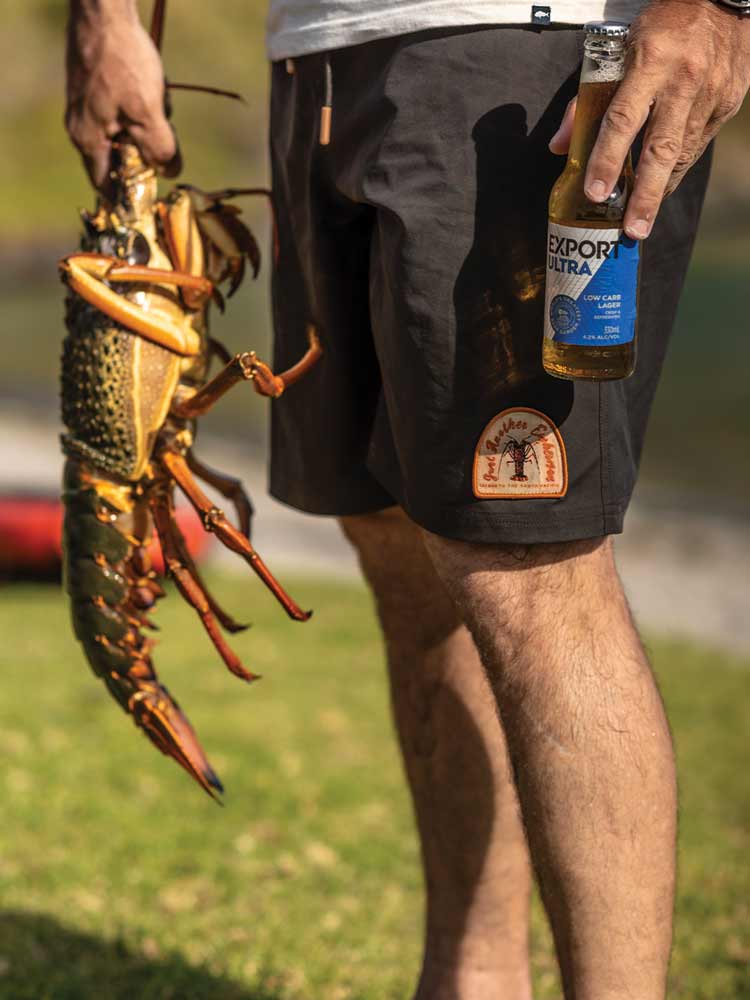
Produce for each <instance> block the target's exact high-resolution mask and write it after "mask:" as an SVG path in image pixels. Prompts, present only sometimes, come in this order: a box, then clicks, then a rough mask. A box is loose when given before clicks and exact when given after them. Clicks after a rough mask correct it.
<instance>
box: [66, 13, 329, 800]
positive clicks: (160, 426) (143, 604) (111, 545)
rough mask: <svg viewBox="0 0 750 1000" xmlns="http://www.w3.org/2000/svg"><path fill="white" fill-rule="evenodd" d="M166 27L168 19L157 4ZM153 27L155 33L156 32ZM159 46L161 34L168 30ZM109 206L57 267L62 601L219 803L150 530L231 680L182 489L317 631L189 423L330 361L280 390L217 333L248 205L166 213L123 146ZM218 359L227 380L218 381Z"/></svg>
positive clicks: (105, 200) (235, 661)
mask: <svg viewBox="0 0 750 1000" xmlns="http://www.w3.org/2000/svg"><path fill="white" fill-rule="evenodd" d="M157 7H158V8H161V14H162V15H163V3H159V4H157ZM154 20H155V23H156V22H157V20H158V18H157V17H155V19H154ZM159 33H160V29H159ZM110 182H111V183H110V186H109V188H108V191H110V192H112V193H111V194H108V195H107V196H106V197H100V199H99V203H98V206H97V210H96V212H95V213H93V214H89V213H85V212H84V213H83V221H84V234H83V238H82V242H81V251H80V252H79V253H74V254H71V255H69V256H67V257H65V258H64V259H63V260H62V261H60V272H61V276H62V278H63V280H64V281H65V283H66V284H67V286H68V289H69V294H68V297H67V303H66V304H67V314H66V325H67V330H68V333H67V336H66V338H65V341H64V345H63V358H62V416H63V422H64V424H65V428H66V433H65V434H64V435H63V437H62V444H63V450H64V452H65V454H66V463H65V472H64V487H63V499H64V504H65V521H64V531H63V535H64V537H63V542H64V545H63V548H64V577H65V586H66V589H67V591H68V594H69V595H70V597H71V601H72V616H73V624H74V629H75V633H76V636H77V638H78V639H79V640H80V642H81V643H82V645H83V648H84V651H85V654H86V657H87V659H88V661H89V663H90V665H91V667H92V668H93V670H94V672H95V673H96V674H97V675H98V676H99V677H101V678H102V680H103V681H104V682H105V684H106V685H107V688H108V689H109V691H110V693H111V694H112V695H113V696H114V697H115V699H116V700H117V701H118V702H119V703H120V705H121V706H122V707H123V708H124V709H125V711H126V712H128V713H130V714H131V715H132V716H133V718H134V720H135V722H136V724H137V725H138V726H140V727H141V729H143V731H144V732H145V733H146V735H147V736H148V737H149V739H150V740H151V741H152V742H153V743H154V744H155V745H156V746H157V747H158V748H159V749H160V750H161V751H162V752H163V753H165V754H167V755H169V756H171V757H173V758H174V759H175V760H176V761H177V762H178V763H179V764H181V765H182V766H183V767H184V768H185V769H186V770H187V771H188V773H189V774H191V775H192V777H193V778H195V779H196V780H197V781H198V783H199V784H200V785H201V787H203V788H204V789H205V790H206V791H207V792H208V793H209V794H210V795H212V796H214V797H216V794H217V793H218V792H221V791H222V786H221V783H220V781H219V779H218V777H217V776H216V774H215V773H214V771H213V769H212V768H211V766H210V765H209V763H208V761H207V759H206V756H205V754H204V753H203V750H202V749H201V746H200V744H199V742H198V740H197V738H196V736H195V733H194V732H193V729H192V727H191V726H190V723H189V722H188V720H187V719H186V717H185V716H184V715H183V713H182V711H181V710H180V708H179V706H178V704H177V702H176V701H174V699H173V698H172V697H171V695H170V694H169V692H168V691H167V689H166V688H165V687H164V686H163V685H161V684H160V683H159V681H158V679H157V676H156V673H155V671H154V667H153V663H152V660H151V655H150V654H151V649H152V646H153V640H151V639H150V638H148V637H147V636H146V634H145V632H144V630H146V629H150V628H153V627H154V626H153V624H152V622H151V621H150V619H149V612H150V609H151V608H152V607H153V605H154V604H155V602H156V600H157V599H158V598H159V597H161V596H162V595H163V590H162V588H161V586H160V584H159V583H158V581H157V579H156V576H155V574H154V572H153V571H152V569H151V567H150V564H149V559H148V554H147V550H148V545H149V542H150V538H151V535H152V533H153V530H154V528H155V530H156V534H157V536H158V538H159V542H160V544H161V548H162V552H163V555H164V563H165V566H166V568H167V570H168V572H169V574H170V575H171V577H172V578H173V580H174V582H175V584H176V586H177V588H178V589H179V591H180V592H181V594H182V595H183V597H184V598H185V599H186V600H187V601H188V603H189V604H191V605H192V607H193V608H195V610H196V611H197V613H198V615H199V617H200V619H201V622H202V623H203V626H204V627H205V629H206V631H207V633H208V634H209V636H210V638H211V640H212V642H213V644H214V645H215V647H216V649H217V650H218V652H219V654H220V655H221V657H222V659H223V660H224V662H225V663H226V665H227V667H228V668H229V669H230V670H231V671H232V673H234V674H236V675H237V676H238V677H241V678H243V679H245V680H252V679H253V678H254V677H255V676H256V675H255V674H253V673H251V672H250V671H248V670H246V669H245V668H244V667H243V666H242V664H241V663H240V660H239V658H238V657H237V656H236V655H235V653H234V652H233V651H232V650H231V649H230V647H229V646H228V644H227V642H226V641H225V639H224V636H223V634H222V629H224V630H226V631H228V632H236V631H239V630H241V629H242V628H244V626H242V625H239V624H238V623H237V622H235V621H234V620H233V619H232V618H231V617H230V616H229V615H228V614H227V613H226V612H225V611H223V610H222V608H221V607H219V605H218V604H217V603H216V601H215V600H214V599H213V597H212V596H211V594H210V593H209V592H208V590H207V589H206V587H205V584H204V583H203V580H202V579H201V576H200V574H199V572H198V570H197V568H196V566H195V564H194V562H193V560H192V559H191V556H190V553H189V551H188V549H187V546H186V544H185V540H184V538H183V536H182V534H181V532H180V529H179V527H178V525H177V522H176V520H175V517H174V491H175V488H178V489H179V490H180V491H181V492H182V493H183V494H184V495H185V496H186V497H187V499H188V501H189V502H190V504H191V505H192V506H193V508H194V509H195V510H196V512H197V513H198V515H199V517H200V518H201V520H202V523H203V525H204V527H205V529H206V530H207V531H210V532H213V533H214V534H215V535H216V537H217V538H218V539H219V540H220V541H221V542H222V543H223V544H224V545H226V546H227V547H228V548H230V549H232V550H233V551H235V552H236V553H238V555H240V556H241V557H242V558H244V559H245V560H246V561H247V562H248V563H249V565H250V566H251V568H252V569H253V570H254V571H255V572H256V573H257V574H258V576H259V577H260V578H261V579H262V581H263V582H264V583H265V585H266V586H267V587H268V588H269V589H270V590H271V592H272V593H273V594H274V596H275V597H276V599H277V600H278V601H279V602H280V604H281V605H282V606H283V607H284V609H285V611H286V612H287V614H288V615H289V616H290V617H291V618H293V619H296V620H298V621H305V620H306V619H307V618H309V612H305V611H303V610H302V609H301V608H300V607H299V606H298V605H297V604H296V603H295V602H294V601H293V600H292V598H291V597H289V595H288V594H287V593H286V592H285V591H284V590H283V588H282V587H281V586H280V584H279V583H278V582H277V580H276V579H275V578H274V577H273V575H272V574H271V572H270V571H269V569H268V567H267V566H266V565H265V563H264V562H263V560H262V559H261V558H260V556H259V555H258V553H257V552H256V551H255V549H254V548H253V546H252V544H251V542H250V538H249V535H250V518H251V513H252V507H251V505H250V502H249V500H248V498H247V496H246V494H245V492H244V490H243V488H242V485H241V483H240V482H239V481H238V480H237V479H235V478H233V477H231V476H228V475H225V474H223V473H219V472H217V471H215V470H213V469H211V468H209V467H208V466H206V465H204V464H203V463H202V462H201V461H200V460H199V459H198V458H197V457H196V456H195V455H194V453H193V435H194V422H195V420H196V419H197V418H198V417H200V416H201V415H202V414H204V413H206V412H207V410H209V409H210V407H211V406H212V405H213V404H214V403H215V402H216V401H217V400H218V399H219V398H221V396H223V395H224V393H226V392H227V390H228V389H230V388H231V387H232V386H233V385H235V384H236V383H238V382H241V381H250V382H251V383H252V385H253V387H254V388H255V390H256V391H257V392H259V393H260V394H262V395H264V396H270V397H278V396H279V395H281V393H282V392H283V391H284V390H285V389H286V388H287V386H289V385H291V384H292V383H293V382H295V381H296V380H297V379H298V378H300V377H301V376H302V375H304V374H305V373H306V371H307V370H308V369H309V368H310V366H311V365H313V364H314V363H315V361H316V360H317V359H318V357H319V355H320V346H319V343H318V339H317V337H316V335H315V331H314V328H313V327H312V326H310V327H309V328H308V338H309V349H308V351H307V353H306V354H305V355H304V357H303V358H302V359H301V360H300V361H299V362H298V363H297V364H296V365H295V366H294V367H293V368H291V369H289V370H288V371H286V372H282V373H280V374H274V373H273V372H272V371H271V370H270V368H269V367H268V366H267V365H265V364H264V363H263V362H262V361H261V360H260V359H258V358H257V357H256V355H255V353H254V352H249V353H245V354H238V355H235V356H234V357H232V356H231V355H230V354H229V352H228V351H227V350H226V349H225V348H224V347H223V346H222V345H221V344H219V343H218V342H217V341H216V340H214V339H213V338H212V337H211V336H210V335H209V331H208V307H209V304H210V302H211V300H214V301H215V302H216V303H217V304H218V305H219V307H223V300H222V296H221V294H220V292H219V286H221V285H222V284H223V283H224V282H225V281H228V282H229V285H230V287H229V294H230V295H231V294H232V292H233V291H234V290H235V289H236V288H237V286H238V285H239V283H240V281H241V280H242V276H243V273H244V270H245V264H246V261H249V262H250V264H251V266H252V268H253V271H254V273H255V274H257V271H258V267H259V261H260V255H259V252H258V247H257V244H256V242H255V240H254V238H253V236H252V234H251V232H250V230H249V229H248V228H247V227H246V225H245V224H244V223H243V222H242V221H241V219H240V216H239V211H238V210H237V208H236V207H235V206H234V205H233V204H229V203H228V200H229V199H230V198H232V197H234V196H236V195H240V194H246V193H256V192H255V191H254V190H253V191H251V190H231V189H228V190H226V191H221V192H215V193H210V194H207V193H204V192H201V191H199V190H197V189H195V188H192V187H189V186H186V185H182V186H178V187H176V188H175V189H174V190H173V191H172V192H171V193H170V194H168V195H167V196H166V197H164V198H161V199H160V198H159V197H158V193H157V177H156V174H155V172H154V170H153V169H151V168H150V167H148V166H146V165H145V164H144V162H143V161H142V159H141V156H140V154H139V152H138V150H137V148H136V147H135V146H134V145H132V144H131V143H129V142H128V141H127V138H126V137H123V141H121V142H119V143H116V144H115V145H114V151H113V162H112V171H111V176H110ZM213 357H217V358H218V359H219V360H220V361H221V362H222V363H223V367H222V368H221V370H220V371H219V372H218V374H217V375H216V376H214V377H213V378H209V377H208V376H209V367H210V364H211V361H212V358H213ZM198 479H201V480H203V481H204V482H206V483H209V484H210V485H211V486H212V487H213V488H214V489H216V490H217V491H218V492H219V493H220V494H221V495H223V496H224V497H226V498H227V499H228V500H229V501H230V502H231V503H232V504H233V506H234V508H235V510H236V514H237V519H238V524H239V528H237V527H235V526H234V525H233V524H232V523H231V522H230V521H229V520H228V519H227V517H226V516H225V515H224V513H223V511H222V510H221V509H219V508H218V507H216V506H215V505H214V504H213V503H212V502H211V501H210V500H209V499H208V497H207V496H206V495H205V494H204V493H203V491H202V489H201V487H200V486H199V484H198V482H197V480H198Z"/></svg>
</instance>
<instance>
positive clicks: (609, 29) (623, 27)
mask: <svg viewBox="0 0 750 1000" xmlns="http://www.w3.org/2000/svg"><path fill="white" fill-rule="evenodd" d="M583 30H584V31H585V32H586V34H587V35H598V36H599V37H600V38H601V37H604V38H625V37H626V36H627V34H628V32H629V31H630V25H629V24H628V23H627V21H589V22H588V23H587V24H584V26H583Z"/></svg>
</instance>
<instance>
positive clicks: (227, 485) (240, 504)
mask: <svg viewBox="0 0 750 1000" xmlns="http://www.w3.org/2000/svg"><path fill="white" fill-rule="evenodd" d="M186 459H187V464H188V468H189V469H190V471H191V472H192V473H193V474H194V475H196V476H198V478H199V479H202V480H203V481H204V482H205V483H208V484H209V486H213V488H214V489H215V490H218V491H219V493H221V495H222V496H223V497H224V498H225V499H226V500H229V501H230V502H231V503H232V504H234V509H235V510H236V511H237V518H238V520H239V522H240V531H241V532H242V534H243V535H244V536H245V537H246V538H249V537H250V521H251V519H252V516H253V505H252V503H251V502H250V498H249V497H248V495H247V493H245V489H244V487H243V485H242V483H241V482H240V480H239V479H235V478H234V476H228V475H226V474H225V473H224V472H217V471H216V469H212V468H211V467H210V466H209V465H204V463H203V462H201V461H200V459H198V458H196V457H195V455H194V454H193V452H192V451H189V452H188V453H187V455H186Z"/></svg>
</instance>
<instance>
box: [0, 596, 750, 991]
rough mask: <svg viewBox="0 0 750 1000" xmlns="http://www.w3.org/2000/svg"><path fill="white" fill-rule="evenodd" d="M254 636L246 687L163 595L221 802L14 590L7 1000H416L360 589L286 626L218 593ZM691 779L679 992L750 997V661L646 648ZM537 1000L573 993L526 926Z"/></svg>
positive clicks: (266, 609)
mask: <svg viewBox="0 0 750 1000" xmlns="http://www.w3.org/2000/svg"><path fill="white" fill-rule="evenodd" d="M216 584H217V588H216V589H217V591H218V592H219V594H220V596H222V597H223V598H224V599H225V602H226V603H227V604H229V605H230V606H231V607H232V608H234V609H237V610H239V609H241V608H242V607H243V606H244V607H250V608H251V609H252V611H251V617H252V618H253V621H254V628H253V629H251V630H250V631H249V632H248V633H245V634H244V635H243V636H240V637H236V639H235V645H236V647H237V648H238V650H239V651H240V652H241V653H242V654H243V655H244V658H245V661H246V663H247V665H249V666H252V667H253V668H254V669H257V670H258V671H259V672H260V673H262V674H263V675H264V679H263V681H262V682H260V683H258V684H256V685H254V686H252V687H245V686H243V685H242V684H241V683H240V682H239V681H237V680H235V679H234V678H233V677H231V676H230V675H229V674H228V673H227V672H226V671H225V670H223V668H222V666H221V665H220V664H219V663H218V662H217V661H216V660H215V658H214V657H213V656H212V654H211V652H210V650H209V648H208V643H207V640H205V638H204V636H203V635H202V633H201V631H200V629H199V626H198V624H197V622H195V621H193V619H192V618H191V616H190V612H189V611H188V610H187V609H186V608H185V607H184V606H183V605H182V603H181V601H180V600H179V598H177V597H176V596H174V595H172V596H171V597H170V599H169V600H168V601H165V602H163V604H162V606H161V608H160V609H159V615H158V618H159V621H160V624H161V625H162V627H163V631H162V641H161V645H160V646H159V649H158V650H157V655H158V660H159V665H160V669H161V673H162V676H163V677H164V678H165V679H166V681H167V683H168V684H169V685H170V687H171V688H172V689H173V691H174V692H175V694H176V695H177V697H178V698H179V700H180V701H181V703H182V705H183V708H185V709H186V711H187V712H188V714H189V715H190V717H191V719H192V721H193V723H194V725H195V727H196V729H197V730H198V732H199V734H200V736H201V738H202V740H203V743H204V745H205V747H206V749H207V751H208V754H209V757H210V758H211V760H212V762H213V764H214V765H215V767H216V769H217V770H218V772H219V774H220V776H221V777H222V779H223V781H224V783H225V785H226V787H227V796H226V808H223V809H221V808H218V807H217V806H216V805H214V804H213V803H212V802H211V801H210V800H209V799H208V797H207V796H205V795H204V794H203V793H202V792H201V791H200V790H199V789H198V788H197V786H194V785H193V784H192V783H191V782H190V781H189V779H188V778H187V776H186V775H185V774H184V773H183V772H182V771H181V770H180V769H179V768H178V767H177V766H176V765H175V764H173V763H172V762H171V761H168V760H166V758H163V757H161V756H160V755H158V754H157V753H156V752H155V751H154V750H153V749H152V748H151V747H150V746H149V745H148V744H147V742H146V741H145V739H144V738H143V737H141V736H140V735H139V734H138V733H137V732H136V731H135V729H134V728H133V726H132V725H131V724H130V723H129V722H128V720H127V719H126V718H125V716H124V715H122V713H121V712H120V711H119V709H117V707H116V706H115V705H114V704H113V703H112V702H111V701H110V700H109V698H108V697H107V696H106V694H105V692H104V689H103V687H102V685H101V684H99V683H98V682H97V681H96V680H95V679H94V678H93V676H91V675H90V674H89V672H88V668H87V667H86V666H85V664H84V663H83V662H82V659H81V656H80V654H79V651H78V648H77V647H76V645H75V643H74V640H73V639H72V637H71V635H70V631H69V627H68V621H67V611H66V608H65V606H64V603H63V601H62V599H61V597H60V595H59V593H58V591H57V589H56V588H54V587H51V586H50V587H30V586H12V587H7V588H5V589H4V591H2V592H0V634H1V635H2V636H3V644H2V647H1V648H0V661H1V662H0V678H2V680H1V683H2V697H1V698H0V754H2V758H3V769H2V779H1V780H2V784H3V785H4V787H3V791H2V795H3V812H2V815H3V822H2V828H1V829H0V899H1V901H2V902H1V903H0V998H2V1000H32V998H33V1000H94V998H95V1000H126V998H127V1000H133V998H138V1000H166V998H175V1000H177V998H179V1000H183V998H190V1000H204V998H205V1000H209V998H210V1000H302V998H304V1000H345V998H356V1000H389V998H394V1000H395V998H400V1000H407V998H408V997H409V996H410V993H409V990H410V986H411V985H412V984H413V983H414V980H415V977H416V972H417V966H418V961H419V939H420V925H421V888H420V875H419V866H418V852H417V843H416V840H415V836H414V832H413V829H412V822H411V815H410V808H409V802H408V799H407V796H406V793H405V789H404V786H403V782H402V778H401V774H400V769H399V761H398V758H397V755H396V751H395V747H394V744H393V741H392V739H391V734H390V728H389V721H388V705H387V696H386V690H385V685H384V669H383V664H382V656H381V650H380V646H379V642H378V639H377V635H376V632H375V628H374V622H373V616H372V612H371V609H370V606H369V603H368V600H367V597H366V595H365V593H364V591H363V590H362V589H360V588H358V587H356V586H352V585H346V584H337V583H331V582H317V581H316V582H313V581H310V580H307V581H305V580H300V581H297V585H296V586H295V587H294V592H295V595H296V596H297V597H298V598H299V599H300V601H301V603H303V604H309V605H312V606H314V607H315V608H316V612H317V613H316V616H315V617H314V618H313V619H312V621H311V622H310V623H309V624H308V625H304V626H301V625H294V624H291V623H288V622H287V621H286V620H284V619H283V616H282V615H281V614H280V613H278V612H277V609H276V608H275V606H273V605H272V603H271V601H270V600H269V599H268V598H267V597H266V595H265V594H263V593H261V592H260V590H259V589H258V588H257V587H256V586H255V584H254V583H252V582H251V583H248V584H245V583H244V582H241V583H240V582H238V580H236V579H229V578H220V579H218V580H216ZM652 649H653V656H654V660H655V664H656V668H657V671H658V674H659V677H660V679H661V684H662V687H663V691H664V694H665V698H666V701H667V703H668V707H669V710H670V714H671V718H672V722H673V725H674V729H675V736H676V740H677V745H678V750H679V756H680V771H681V785H682V816H681V834H680V836H681V861H680V893H679V903H678V921H677V939H676V947H675V955H674V962H673V973H672V979H673V983H672V990H671V993H670V996H671V997H672V998H684V1000H688V998H689V1000H733V998H741V997H748V996H750V979H748V975H747V967H748V960H750V940H749V939H748V925H749V924H750V906H749V904H748V900H750V877H749V875H750V873H749V871H748V866H747V856H748V838H747V831H748V827H749V826H750V823H749V819H750V816H749V813H750V803H749V802H748V790H747V774H748V763H750V762H749V761H748V745H747V709H746V705H747V702H748V696H749V695H750V671H749V670H748V669H747V668H748V666H750V665H749V664H747V663H745V664H743V663H741V662H738V661H732V660H730V659H728V658H727V657H725V656H723V655H721V654H717V653H715V652H711V651H708V650H700V649H696V648H694V647H687V646H680V645H677V644H666V643H661V642H658V641H654V642H653V644H652ZM534 956H535V957H534V963H535V977H536V984H537V998H538V1000H547V998H557V997H559V995H560V994H559V988H558V986H557V983H556V979H555V975H554V963H553V960H552V952H551V947H550V942H549V936H548V933H547V931H546V928H545V926H544V922H543V919H542V917H541V914H540V911H539V909H538V908H537V909H536V910H535V914H534Z"/></svg>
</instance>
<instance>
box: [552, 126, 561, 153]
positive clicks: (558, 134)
mask: <svg viewBox="0 0 750 1000" xmlns="http://www.w3.org/2000/svg"><path fill="white" fill-rule="evenodd" d="M561 132H562V129H561V128H559V129H558V130H557V132H555V134H554V135H553V136H552V138H551V139H550V141H549V148H550V149H552V147H553V146H554V145H555V143H556V142H557V140H558V139H559V138H560V133H561Z"/></svg>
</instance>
